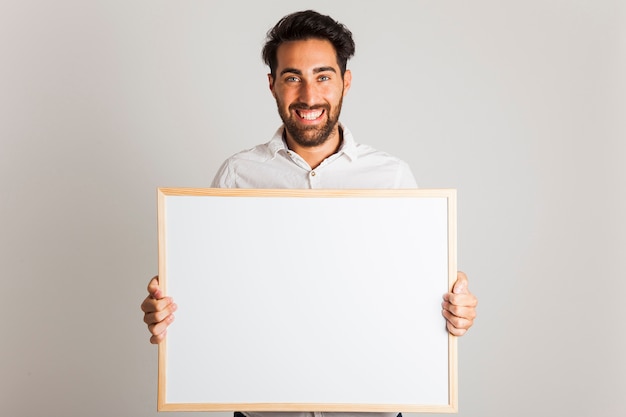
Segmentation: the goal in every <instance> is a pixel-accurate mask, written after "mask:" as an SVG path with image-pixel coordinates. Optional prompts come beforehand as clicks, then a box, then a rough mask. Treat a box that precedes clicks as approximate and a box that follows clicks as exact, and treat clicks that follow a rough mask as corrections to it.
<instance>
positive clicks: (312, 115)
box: [298, 110, 324, 120]
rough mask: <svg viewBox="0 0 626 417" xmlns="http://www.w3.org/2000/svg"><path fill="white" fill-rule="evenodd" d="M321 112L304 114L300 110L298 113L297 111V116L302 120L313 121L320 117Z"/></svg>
mask: <svg viewBox="0 0 626 417" xmlns="http://www.w3.org/2000/svg"><path fill="white" fill-rule="evenodd" d="M323 112H324V110H316V111H307V112H304V111H302V110H300V111H298V114H299V115H300V117H302V118H303V119H304V120H315V119H317V118H318V117H320V116H321V115H322V113H323Z"/></svg>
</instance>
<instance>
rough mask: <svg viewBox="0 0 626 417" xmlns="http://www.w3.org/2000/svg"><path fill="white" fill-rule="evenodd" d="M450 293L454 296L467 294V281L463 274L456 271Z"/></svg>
mask: <svg viewBox="0 0 626 417" xmlns="http://www.w3.org/2000/svg"><path fill="white" fill-rule="evenodd" d="M452 292H453V293H454V294H468V293H469V289H468V281H467V275H465V273H464V272H461V271H457V273H456V282H455V283H454V285H453V286H452Z"/></svg>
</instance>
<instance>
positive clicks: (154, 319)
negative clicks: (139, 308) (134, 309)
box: [143, 300, 178, 325]
mask: <svg viewBox="0 0 626 417" xmlns="http://www.w3.org/2000/svg"><path fill="white" fill-rule="evenodd" d="M159 301H163V300H159ZM177 309H178V306H177V305H176V304H174V303H170V304H168V305H167V306H165V307H163V308H159V309H156V310H153V311H148V312H146V314H144V316H143V321H144V323H146V324H147V325H151V324H154V323H158V322H160V321H163V320H165V318H166V317H167V316H169V315H171V314H173V313H174V312H175V311H176V310H177Z"/></svg>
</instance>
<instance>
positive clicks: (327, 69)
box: [280, 67, 337, 75]
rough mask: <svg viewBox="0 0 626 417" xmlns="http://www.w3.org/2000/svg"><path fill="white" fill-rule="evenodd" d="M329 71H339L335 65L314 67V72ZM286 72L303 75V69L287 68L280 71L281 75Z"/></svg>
mask: <svg viewBox="0 0 626 417" xmlns="http://www.w3.org/2000/svg"><path fill="white" fill-rule="evenodd" d="M327 71H329V72H334V73H335V74H336V73H337V70H335V68H333V67H318V68H314V69H313V73H314V74H319V73H320V72H327ZM284 74H296V75H302V71H300V70H299V69H296V68H285V69H284V70H282V71H281V72H280V75H284Z"/></svg>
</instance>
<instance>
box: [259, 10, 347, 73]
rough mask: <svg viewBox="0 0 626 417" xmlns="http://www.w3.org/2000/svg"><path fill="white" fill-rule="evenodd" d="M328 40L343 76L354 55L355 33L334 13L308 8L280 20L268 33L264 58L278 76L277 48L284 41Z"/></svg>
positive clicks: (271, 70) (272, 71)
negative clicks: (338, 20)
mask: <svg viewBox="0 0 626 417" xmlns="http://www.w3.org/2000/svg"><path fill="white" fill-rule="evenodd" d="M312 38H313V39H326V40H328V41H330V43H332V44H333V47H334V48H335V52H336V53H337V63H338V64H339V69H340V70H341V76H342V77H343V74H344V73H345V72H346V67H347V65H348V59H350V58H352V56H353V55H354V50H355V46H354V41H353V40H352V32H350V30H348V28H347V27H345V26H344V25H342V24H341V23H339V22H337V21H336V20H334V19H333V18H332V17H330V16H325V15H323V14H319V13H318V12H316V11H313V10H306V11H302V12H296V13H292V14H289V15H287V16H285V17H283V18H282V19H280V20H279V21H278V23H276V25H275V26H274V27H273V28H272V29H270V30H269V31H268V32H267V40H266V42H265V46H264V47H263V53H262V56H263V61H264V62H265V63H266V64H267V65H268V66H269V67H270V72H271V73H272V76H273V77H274V76H276V66H277V65H278V63H277V58H276V51H277V50H278V47H279V46H280V45H281V44H282V43H283V42H288V41H300V40H306V39H312Z"/></svg>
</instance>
